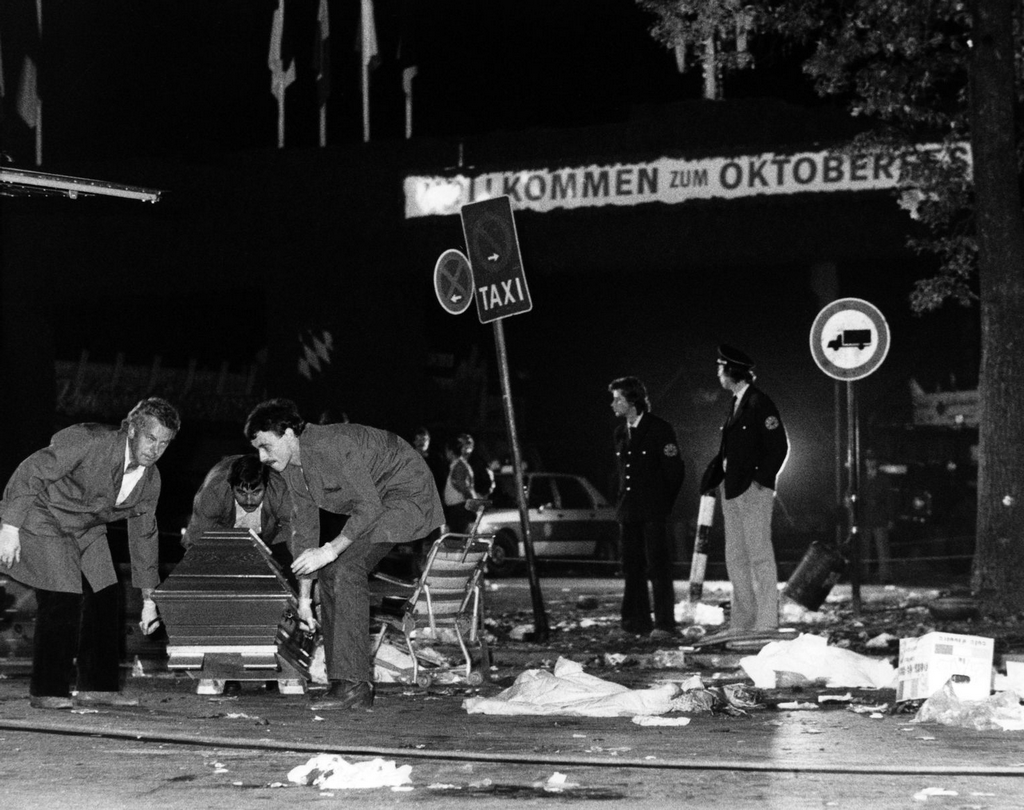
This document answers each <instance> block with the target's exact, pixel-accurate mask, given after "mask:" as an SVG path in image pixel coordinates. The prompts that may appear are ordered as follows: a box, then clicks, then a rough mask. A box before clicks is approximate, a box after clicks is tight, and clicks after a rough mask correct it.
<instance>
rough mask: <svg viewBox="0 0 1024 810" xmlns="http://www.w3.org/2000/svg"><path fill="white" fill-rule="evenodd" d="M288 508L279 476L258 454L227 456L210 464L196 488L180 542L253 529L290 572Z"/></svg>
mask: <svg viewBox="0 0 1024 810" xmlns="http://www.w3.org/2000/svg"><path fill="white" fill-rule="evenodd" d="M291 510H292V502H291V497H290V496H289V495H288V487H287V485H286V484H285V482H284V479H283V478H282V477H281V476H280V475H278V474H277V473H275V472H273V471H272V470H271V469H270V468H269V467H267V466H266V465H265V464H261V463H260V459H259V456H257V455H256V454H255V453H246V454H243V455H236V456H226V457H225V458H223V459H221V460H220V461H218V462H217V463H216V464H214V465H213V467H212V468H211V469H210V471H209V472H208V473H207V474H206V478H205V479H204V480H203V483H202V486H200V487H199V491H198V492H196V496H195V498H194V499H193V501H192V517H191V518H190V519H189V522H188V527H187V528H186V529H185V533H184V535H182V538H181V544H182V545H183V546H184V547H185V548H186V549H187V548H190V547H191V546H193V545H194V544H195V543H197V542H198V541H199V539H200V538H201V537H202V536H203V533H204V532H208V531H216V530H218V529H252V530H253V531H255V532H256V534H258V535H259V536H260V539H261V540H263V542H264V543H265V544H266V545H267V546H268V547H269V548H270V551H271V554H272V555H273V557H274V559H275V560H277V562H278V564H279V565H280V566H281V568H282V569H283V570H284V572H285V573H286V574H287V575H288V576H291V564H292V555H291V552H290V547H289V543H290V542H291V540H292V518H291Z"/></svg>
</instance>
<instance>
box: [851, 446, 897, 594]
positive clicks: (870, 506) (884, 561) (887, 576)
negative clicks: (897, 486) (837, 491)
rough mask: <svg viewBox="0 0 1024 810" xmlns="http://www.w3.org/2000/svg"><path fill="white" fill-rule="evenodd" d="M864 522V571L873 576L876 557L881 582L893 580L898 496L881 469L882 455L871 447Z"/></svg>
mask: <svg viewBox="0 0 1024 810" xmlns="http://www.w3.org/2000/svg"><path fill="white" fill-rule="evenodd" d="M860 495H861V501H860V502H861V511H860V523H861V525H862V526H863V527H864V532H863V535H862V536H863V537H864V539H865V542H864V546H863V548H862V549H861V553H862V554H863V558H862V559H861V571H862V573H863V575H864V576H865V577H867V576H870V574H869V568H870V564H871V557H872V545H873V546H874V556H875V558H876V561H877V563H878V571H877V574H878V580H877V581H878V582H880V583H882V584H888V583H891V582H892V553H891V551H890V548H889V533H890V532H891V531H892V528H893V522H894V515H895V511H896V509H895V498H894V494H893V491H892V488H891V487H890V486H889V480H888V478H887V477H886V476H885V475H883V474H882V473H881V471H880V470H879V468H878V458H877V457H876V456H875V453H874V451H873V450H872V449H871V448H870V447H869V448H868V449H867V451H866V452H865V454H864V478H863V481H862V483H861V493H860Z"/></svg>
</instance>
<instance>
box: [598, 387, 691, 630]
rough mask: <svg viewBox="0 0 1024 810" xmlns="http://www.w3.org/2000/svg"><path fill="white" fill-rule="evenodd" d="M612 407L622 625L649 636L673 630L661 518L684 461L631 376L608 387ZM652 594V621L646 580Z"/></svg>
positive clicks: (668, 565) (673, 494)
mask: <svg viewBox="0 0 1024 810" xmlns="http://www.w3.org/2000/svg"><path fill="white" fill-rule="evenodd" d="M608 390H609V391H610V392H611V394H612V411H613V412H614V413H615V415H616V416H621V417H623V423H622V424H620V425H618V426H617V427H616V428H615V436H614V439H615V458H616V462H617V466H618V471H619V493H618V494H619V498H618V510H617V516H618V519H619V523H620V524H621V526H622V575H623V578H624V579H625V583H624V585H625V589H624V591H623V594H622V629H623V630H625V631H627V632H629V633H638V634H642V635H646V634H648V633H650V634H651V637H652V638H668V637H671V636H672V635H674V634H675V629H676V620H675V592H674V589H673V584H672V548H671V545H670V542H669V536H668V531H667V528H666V522H667V520H668V516H669V513H670V512H671V511H672V504H673V503H674V502H675V499H676V495H677V494H678V493H679V488H680V487H681V486H682V484H683V476H684V475H685V466H684V465H683V460H682V458H680V456H679V445H678V444H677V443H676V434H675V431H674V430H673V429H672V426H671V425H670V424H669V423H668V422H666V421H665V420H664V419H660V418H659V417H657V416H655V415H654V414H652V413H651V412H650V402H649V401H648V399H647V389H646V388H645V387H644V384H643V383H642V382H641V381H640V380H638V379H637V378H636V377H620V378H619V379H617V380H613V381H612V383H611V384H610V385H609V386H608ZM648 579H650V581H651V591H652V593H653V596H654V624H653V628H654V629H653V630H652V629H651V628H652V625H651V602H650V599H649V598H648V593H647V580H648Z"/></svg>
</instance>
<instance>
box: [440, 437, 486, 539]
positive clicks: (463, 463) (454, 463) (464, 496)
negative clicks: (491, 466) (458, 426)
mask: <svg viewBox="0 0 1024 810" xmlns="http://www.w3.org/2000/svg"><path fill="white" fill-rule="evenodd" d="M473 447H474V442H473V437H472V436H470V435H469V434H468V433H460V434H459V435H458V436H456V437H455V438H454V439H452V440H451V441H450V442H449V443H448V448H447V450H446V454H447V457H448V478H447V480H446V481H445V485H444V516H445V523H447V524H448V528H449V529H450V530H451V531H453V532H464V531H466V529H468V528H469V526H470V524H471V522H472V521H471V515H470V513H469V510H468V509H466V501H469V500H472V499H473V498H477V497H479V496H478V495H477V492H476V487H475V483H476V476H475V475H474V473H473V467H472V465H470V463H469V457H470V455H472V453H473Z"/></svg>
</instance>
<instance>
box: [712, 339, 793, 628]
mask: <svg viewBox="0 0 1024 810" xmlns="http://www.w3.org/2000/svg"><path fill="white" fill-rule="evenodd" d="M718 379H719V382H720V383H721V385H722V388H724V389H725V390H727V391H729V392H731V393H732V395H733V397H732V404H731V406H730V410H729V415H728V416H727V418H726V420H725V424H724V425H723V426H722V439H721V443H720V445H719V450H718V455H716V456H715V457H714V458H713V459H712V460H711V463H710V464H709V465H708V467H707V470H706V471H705V473H704V478H703V479H702V481H701V486H700V491H701V494H704V495H709V494H713V493H714V490H715V489H716V488H717V489H718V490H719V492H720V494H721V497H722V519H723V522H724V524H725V565H726V568H727V569H728V571H729V579H730V580H731V581H732V609H731V615H730V622H729V632H731V633H747V632H751V631H753V632H759V631H762V630H774V629H776V628H777V627H778V626H779V588H778V570H777V567H776V565H775V552H774V550H773V549H772V507H773V505H774V503H775V479H776V477H777V476H778V474H779V471H780V470H781V469H782V466H783V465H784V464H785V463H786V457H787V456H788V455H789V439H788V438H787V437H786V428H785V427H784V426H783V424H782V418H781V417H780V416H779V411H778V408H776V407H775V403H774V402H772V401H771V399H769V398H768V395H767V394H765V393H764V391H762V390H760V389H759V388H756V387H754V385H753V382H754V361H753V360H751V359H750V357H748V356H747V355H746V354H744V353H743V352H741V351H740V350H739V349H736V348H734V347H732V346H727V345H725V344H723V345H721V346H719V347H718Z"/></svg>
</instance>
